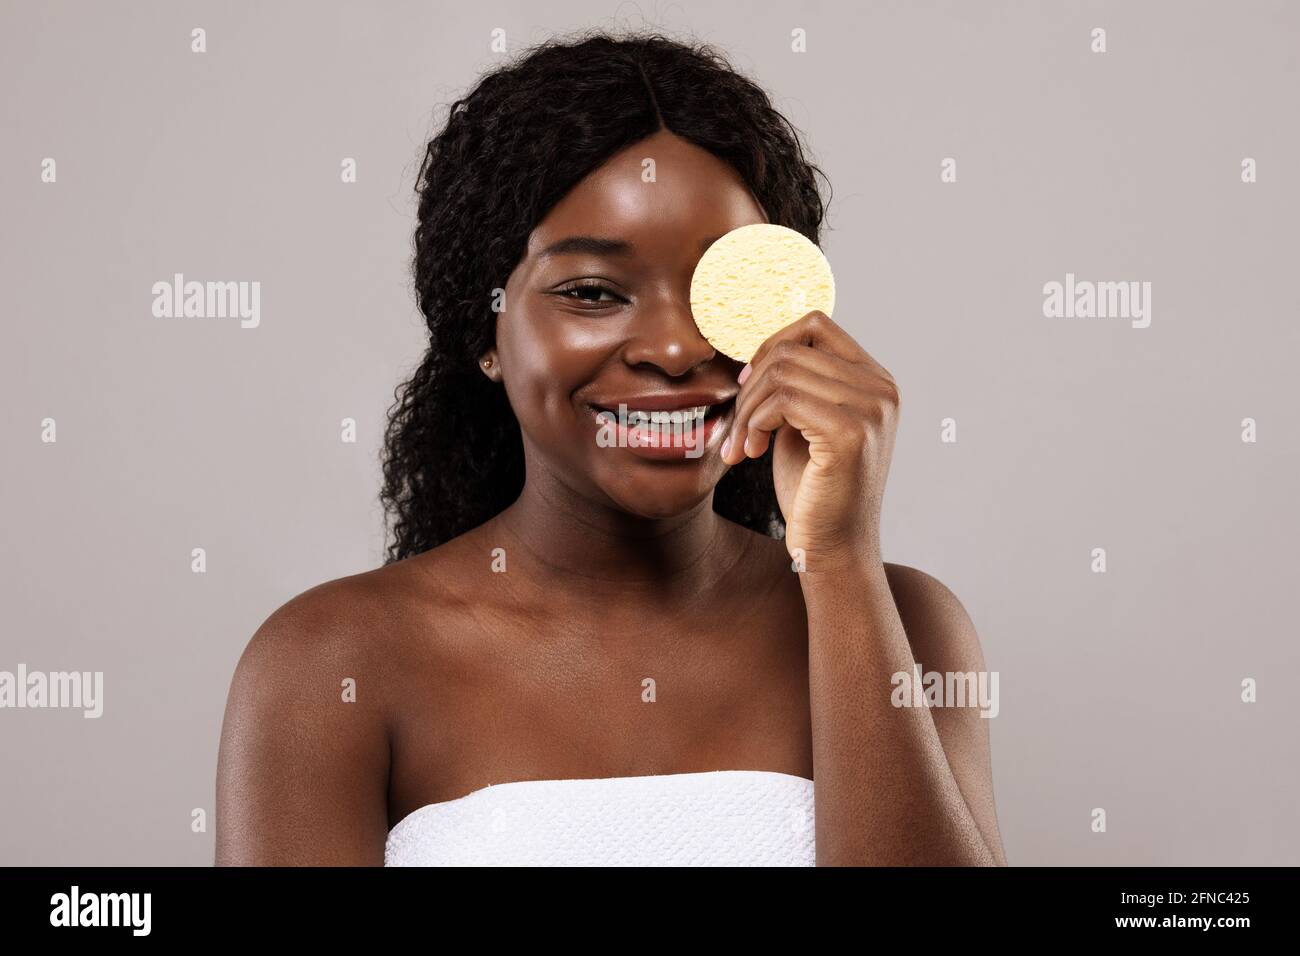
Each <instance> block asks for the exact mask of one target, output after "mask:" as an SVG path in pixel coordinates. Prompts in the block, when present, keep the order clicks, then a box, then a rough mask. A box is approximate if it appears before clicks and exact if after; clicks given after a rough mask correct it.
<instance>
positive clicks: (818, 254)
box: [691, 223, 835, 362]
mask: <svg viewBox="0 0 1300 956" xmlns="http://www.w3.org/2000/svg"><path fill="white" fill-rule="evenodd" d="M834 308H835V277H834V276H832V275H831V266H830V263H829V262H827V261H826V257H825V256H824V255H822V251H821V250H820V249H818V248H817V246H816V245H814V244H813V243H812V242H811V241H809V240H808V239H807V238H806V237H804V236H803V235H801V234H800V233H797V232H795V231H794V230H793V229H787V228H786V227H785V226H775V225H772V224H770V223H756V224H754V225H752V226H741V227H740V228H739V229H733V230H731V232H729V233H727V234H726V235H725V236H722V237H721V238H719V239H718V240H717V241H716V242H715V243H713V245H711V246H709V248H708V249H707V250H706V251H705V253H704V255H703V256H702V257H701V258H700V261H699V262H698V263H697V264H696V266H695V274H694V275H693V276H692V277H691V313H692V314H693V315H694V317H695V324H696V325H697V326H698V327H699V330H700V334H701V335H703V336H704V337H705V338H706V339H707V340H708V342H709V344H710V345H712V346H713V347H714V348H715V349H717V350H718V351H719V352H721V353H722V354H723V355H727V356H730V357H731V358H733V359H735V360H736V361H738V362H748V361H749V360H750V359H752V358H753V357H754V353H755V352H756V351H758V347H759V346H760V345H762V344H763V342H764V341H765V340H766V339H767V338H768V337H769V336H771V335H772V334H773V333H774V332H777V331H779V330H781V329H783V328H785V327H786V326H787V325H789V324H790V323H791V322H794V321H795V320H796V319H801V318H803V317H804V316H805V315H807V314H808V313H809V312H812V311H813V310H814V309H819V310H821V311H822V312H825V313H826V315H827V316H828V317H829V316H830V314H831V310H832V309H834Z"/></svg>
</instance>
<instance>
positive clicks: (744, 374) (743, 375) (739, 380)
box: [736, 363, 754, 385]
mask: <svg viewBox="0 0 1300 956" xmlns="http://www.w3.org/2000/svg"><path fill="white" fill-rule="evenodd" d="M753 368H754V367H753V366H752V365H749V364H748V363H746V365H745V367H744V368H742V369H741V370H740V374H739V375H737V376H736V384H737V385H744V384H745V379H747V378H749V373H750V372H751V371H753Z"/></svg>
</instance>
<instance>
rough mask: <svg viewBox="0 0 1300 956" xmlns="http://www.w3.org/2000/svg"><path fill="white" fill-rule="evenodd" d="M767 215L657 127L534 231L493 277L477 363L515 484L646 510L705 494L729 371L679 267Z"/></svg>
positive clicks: (726, 403) (732, 181) (689, 267)
mask: <svg viewBox="0 0 1300 956" xmlns="http://www.w3.org/2000/svg"><path fill="white" fill-rule="evenodd" d="M650 161H653V163H651V162H650ZM766 221H767V218H766V216H765V215H764V213H763V210H762V209H761V208H760V206H759V204H758V203H757V201H756V200H755V199H754V197H753V195H752V194H751V193H750V191H749V190H748V188H747V187H746V186H745V184H744V182H743V180H741V178H740V176H739V174H737V173H736V172H735V170H733V169H732V168H731V167H730V166H728V165H727V164H726V163H724V162H723V161H722V160H720V159H718V158H717V157H716V156H714V155H713V154H712V153H709V152H707V151H705V150H703V149H700V148H699V147H697V146H695V145H693V144H691V143H688V142H687V141H685V140H683V139H680V138H679V137H677V136H675V135H673V134H671V133H667V132H659V133H656V134H655V135H653V136H651V137H649V138H647V139H644V140H642V141H641V142H639V143H636V144H634V145H632V146H630V147H628V148H627V149H625V150H623V151H622V152H621V153H618V154H617V155H615V156H613V157H612V158H611V159H610V160H609V161H608V162H606V163H605V164H604V165H603V166H601V167H600V168H599V169H596V170H595V171H593V172H592V173H591V174H590V175H588V176H587V177H586V178H585V179H583V180H582V181H581V182H580V183H578V185H577V186H576V187H574V189H573V190H572V191H570V192H569V193H568V195H566V196H565V197H564V199H563V200H561V201H560V203H558V204H557V205H556V206H555V207H554V208H553V209H552V210H551V212H550V213H549V214H548V215H547V216H546V218H545V219H544V220H543V221H542V222H541V223H540V224H538V226H537V228H536V229H534V230H533V232H532V234H531V235H530V236H529V239H528V247H527V252H526V253H525V255H524V257H523V259H522V260H520V262H519V263H518V265H517V266H516V267H515V269H514V271H513V272H512V273H511V275H510V278H509V280H508V282H507V284H506V290H505V305H504V308H503V310H502V311H501V313H500V314H499V317H498V320H497V344H496V349H495V353H494V359H495V360H494V362H493V363H492V367H491V369H490V370H489V374H491V375H492V376H493V377H494V378H498V380H500V381H503V382H504V384H505V388H506V393H507V395H508V396H509V398H510V404H511V406H512V407H513V409H514V412H515V415H516V416H517V417H518V419H519V424H520V427H521V429H522V432H523V441H524V448H525V452H526V454H527V462H528V464H527V467H528V469H529V481H534V480H544V481H550V480H555V481H559V482H561V483H563V484H564V485H565V486H567V487H569V488H572V489H574V490H576V491H578V492H579V493H581V494H583V495H584V496H587V497H590V498H592V499H593V500H598V501H603V502H606V503H612V504H614V505H615V506H616V507H618V508H620V509H621V510H623V511H626V512H629V513H632V514H636V515H640V516H643V517H649V518H662V517H667V516H670V515H676V514H680V513H682V512H684V511H686V510H688V509H690V508H691V507H692V506H694V505H696V504H698V503H699V502H700V501H702V500H703V499H704V498H706V497H707V496H708V495H709V493H710V492H711V491H712V490H713V488H714V486H715V485H716V484H717V483H718V480H719V479H720V478H721V477H722V475H723V473H724V472H725V471H726V468H727V466H726V465H725V464H723V462H722V459H721V456H720V455H719V448H720V447H721V444H722V440H723V438H724V437H725V435H726V430H727V426H728V425H729V424H730V418H731V415H732V411H733V408H732V399H733V398H734V397H735V395H736V392H737V390H738V386H737V385H736V375H737V374H738V373H739V371H740V365H739V363H737V362H735V361H733V360H731V359H728V358H726V357H724V356H722V355H720V354H719V353H718V352H716V351H715V350H714V349H713V347H712V346H710V345H709V343H708V342H706V341H705V340H704V338H703V337H702V336H701V335H700V333H699V330H698V329H697V328H696V327H695V320H694V319H693V318H692V317H691V304H690V287H691V274H692V272H693V271H694V269H695V264H696V263H697V262H698V261H699V258H700V256H701V254H702V253H703V252H704V250H705V249H706V248H707V247H708V245H709V244H710V243H711V242H712V241H713V240H715V239H717V238H718V237H719V236H722V235H724V234H725V233H727V232H729V231H731V230H732V229H735V228H737V227H739V226H745V225H749V224H751V223H758V222H766ZM620 406H622V407H623V409H625V414H624V415H623V416H622V417H621V418H620ZM701 406H704V408H703V409H701ZM602 411H603V414H602ZM638 412H641V413H644V414H641V415H638V414H637V413H638ZM656 413H657V414H656ZM701 415H703V417H701ZM647 418H648V419H649V422H647ZM539 471H540V474H539Z"/></svg>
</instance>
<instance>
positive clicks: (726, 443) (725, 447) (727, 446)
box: [722, 435, 731, 458]
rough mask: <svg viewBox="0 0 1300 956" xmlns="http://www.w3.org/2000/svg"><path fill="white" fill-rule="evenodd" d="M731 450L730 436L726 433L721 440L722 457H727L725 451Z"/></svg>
mask: <svg viewBox="0 0 1300 956" xmlns="http://www.w3.org/2000/svg"><path fill="white" fill-rule="evenodd" d="M730 450H731V436H730V435H728V436H727V437H726V438H725V439H723V442H722V457H723V458H726V457H727V452H729V451H730Z"/></svg>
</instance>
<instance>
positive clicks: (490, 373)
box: [478, 349, 501, 382]
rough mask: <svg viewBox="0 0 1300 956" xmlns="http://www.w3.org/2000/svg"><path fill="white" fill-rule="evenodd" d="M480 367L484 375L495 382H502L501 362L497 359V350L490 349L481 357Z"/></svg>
mask: <svg viewBox="0 0 1300 956" xmlns="http://www.w3.org/2000/svg"><path fill="white" fill-rule="evenodd" d="M478 367H479V368H480V369H481V370H482V372H483V374H484V375H486V376H487V377H488V378H490V379H492V381H494V382H500V381H501V362H500V360H499V359H498V358H497V352H496V349H489V350H488V351H487V352H485V353H483V355H482V356H480V357H479V360H478Z"/></svg>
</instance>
